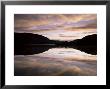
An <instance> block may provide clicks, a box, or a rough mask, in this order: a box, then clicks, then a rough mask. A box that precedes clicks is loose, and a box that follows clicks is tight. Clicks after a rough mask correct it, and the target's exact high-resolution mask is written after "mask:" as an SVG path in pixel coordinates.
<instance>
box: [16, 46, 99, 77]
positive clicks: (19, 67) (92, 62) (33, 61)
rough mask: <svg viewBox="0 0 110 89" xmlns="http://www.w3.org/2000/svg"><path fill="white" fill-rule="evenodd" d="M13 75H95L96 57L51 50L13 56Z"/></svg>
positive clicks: (64, 49)
mask: <svg viewBox="0 0 110 89" xmlns="http://www.w3.org/2000/svg"><path fill="white" fill-rule="evenodd" d="M73 59H74V60H73ZM14 60H15V64H14V65H15V75H25V76H26V75H33V76H34V75H45V76H46V75H47V76H51V75H55V76H57V75H59V76H61V75H65V76H66V75H73V76H77V75H89V76H90V75H96V68H97V67H96V66H97V65H96V63H97V62H96V55H90V54H86V53H84V52H81V51H78V50H75V49H72V48H67V49H66V48H61V49H60V48H53V49H50V50H48V51H45V52H43V53H40V54H35V55H25V56H23V55H15V57H14Z"/></svg>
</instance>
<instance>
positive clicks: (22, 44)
mask: <svg viewBox="0 0 110 89" xmlns="http://www.w3.org/2000/svg"><path fill="white" fill-rule="evenodd" d="M14 44H15V54H24V55H28V54H30V55H31V54H36V53H41V52H44V51H46V50H48V49H49V48H52V47H70V48H75V49H78V50H81V51H84V52H86V53H90V54H97V35H96V34H94V35H89V36H86V37H84V38H82V39H77V40H74V41H71V42H67V41H54V40H49V39H48V38H46V37H44V36H41V35H37V34H31V33H15V34H14ZM52 44H53V45H52ZM41 45H42V46H41Z"/></svg>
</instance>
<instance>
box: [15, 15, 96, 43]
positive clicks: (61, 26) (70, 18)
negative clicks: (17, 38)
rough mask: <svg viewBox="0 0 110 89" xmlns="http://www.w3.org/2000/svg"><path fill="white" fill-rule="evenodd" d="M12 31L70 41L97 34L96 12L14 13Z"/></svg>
mask: <svg viewBox="0 0 110 89" xmlns="http://www.w3.org/2000/svg"><path fill="white" fill-rule="evenodd" d="M14 32H18V33H33V34H39V35H42V36H45V37H47V38H48V39H50V40H60V41H72V40H75V39H81V38H83V37H85V36H87V35H91V34H97V14H15V15H14Z"/></svg>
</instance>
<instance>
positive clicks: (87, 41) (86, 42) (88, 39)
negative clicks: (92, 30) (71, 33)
mask: <svg viewBox="0 0 110 89" xmlns="http://www.w3.org/2000/svg"><path fill="white" fill-rule="evenodd" d="M69 44H74V45H77V46H78V45H82V46H90V45H92V46H93V45H95V46H96V45H97V35H96V34H93V35H88V36H85V37H84V38H82V39H77V40H74V41H71V42H69Z"/></svg>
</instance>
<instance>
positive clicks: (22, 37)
mask: <svg viewBox="0 0 110 89" xmlns="http://www.w3.org/2000/svg"><path fill="white" fill-rule="evenodd" d="M14 42H15V45H19V44H47V43H50V40H49V39H48V38H46V37H44V36H41V35H38V34H31V33H14Z"/></svg>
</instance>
